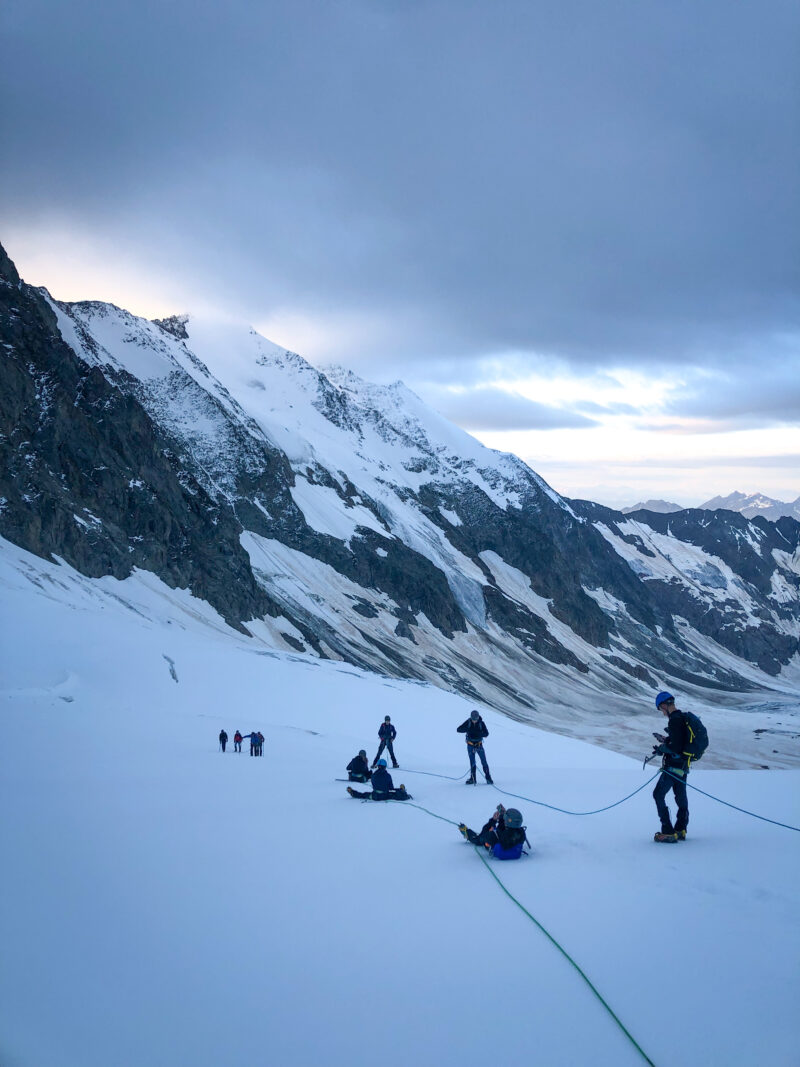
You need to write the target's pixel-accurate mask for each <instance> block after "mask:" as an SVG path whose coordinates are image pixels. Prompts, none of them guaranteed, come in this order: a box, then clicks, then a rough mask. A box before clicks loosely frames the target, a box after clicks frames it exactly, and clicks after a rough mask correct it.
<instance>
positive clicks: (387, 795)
mask: <svg viewBox="0 0 800 1067" xmlns="http://www.w3.org/2000/svg"><path fill="white" fill-rule="evenodd" d="M347 792H348V793H349V794H350V796H351V797H356V798H357V799H359V800H411V797H410V796H409V794H408V793H407V792H406V787H405V786H404V785H401V786H400V788H399V789H395V787H394V782H393V781H392V776H391V774H389V772H388V771H387V770H386V760H385V759H379V760H378V766H377V768H376V769H375V770H374V771H373V772H372V792H371V793H358V792H357V791H356V790H355V789H353V787H352V786H348V787H347Z"/></svg>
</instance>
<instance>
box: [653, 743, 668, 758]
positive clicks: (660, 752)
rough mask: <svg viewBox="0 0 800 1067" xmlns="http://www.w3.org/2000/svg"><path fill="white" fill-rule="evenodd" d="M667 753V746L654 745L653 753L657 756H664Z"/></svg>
mask: <svg viewBox="0 0 800 1067" xmlns="http://www.w3.org/2000/svg"><path fill="white" fill-rule="evenodd" d="M666 751H667V746H666V745H664V744H660V745H653V752H654V753H655V754H656V755H657V756H663V755H664V754H665V753H666Z"/></svg>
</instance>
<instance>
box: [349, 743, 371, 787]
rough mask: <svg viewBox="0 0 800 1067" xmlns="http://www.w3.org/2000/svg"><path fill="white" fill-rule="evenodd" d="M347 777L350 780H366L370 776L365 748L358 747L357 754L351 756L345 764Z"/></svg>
mask: <svg viewBox="0 0 800 1067" xmlns="http://www.w3.org/2000/svg"><path fill="white" fill-rule="evenodd" d="M347 777H348V781H351V782H368V781H369V780H370V778H371V777H372V772H371V771H370V769H369V762H368V761H367V753H366V749H363V748H362V749H360V750H359V753H358V755H357V756H353V758H352V759H351V760H350V762H349V763H348V764H347Z"/></svg>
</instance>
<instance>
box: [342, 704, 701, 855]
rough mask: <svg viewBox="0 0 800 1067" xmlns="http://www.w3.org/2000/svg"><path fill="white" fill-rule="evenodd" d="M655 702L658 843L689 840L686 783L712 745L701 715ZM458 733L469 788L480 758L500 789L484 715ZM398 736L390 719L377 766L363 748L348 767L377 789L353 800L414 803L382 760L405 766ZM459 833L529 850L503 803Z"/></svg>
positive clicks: (499, 848) (513, 850)
mask: <svg viewBox="0 0 800 1067" xmlns="http://www.w3.org/2000/svg"><path fill="white" fill-rule="evenodd" d="M655 703H656V708H657V710H658V711H660V712H661V714H662V715H663V716H664V717H665V718H666V719H667V725H666V733H663V734H662V733H654V735H653V736H654V737H655V739H656V742H657V744H656V745H655V746H654V748H653V752H652V754H651V755H650V756H649V757H648V759H647V760H645V763H647V762H649V760H651V759H653V757H654V756H656V755H658V756H661V774H660V775H659V779H658V782H657V784H656V787H655V789H654V790H653V799H654V800H655V804H656V811H657V812H658V817H659V820H660V823H661V829H660V830H659V831H657V832H656V834H655V836H654V840H655V841H658V842H669V843H673V842H677V841H685V840H686V831H687V827H688V825H689V801H688V797H687V792H686V779H687V777H688V774H689V769H690V767H691V765H692V763H693V762H695V761H697V760H698V759H700V757H701V756H702V755H703V753H704V752H705V750H706V748H707V746H708V734H707V732H706V729H705V727H704V726H703V724H702V722H701V721H700V719H698V717H697V716H696V715H694V714H692V713H691V712H683V711H681V710H680V709H679V708H677V707H676V706H675V698H674V696H673V695H672V694H671V693H668V692H660V693H659V694H658V695H657V696H656V700H655ZM456 730H457V732H458V733H460V734H464V735H465V740H466V743H467V756H468V759H469V776H468V778H467V779H466V784H467V785H475V784H476V782H477V763H476V760H477V759H478V758H479V759H480V761H481V767H482V768H483V774H484V777H485V778H486V783H487V785H494V779H493V778H492V775H491V772H490V770H489V764H488V762H487V759H486V753H485V751H484V748H483V742H484V740H485V738H487V737H488V736H489V730H488V728H487V726H486V723H485V722H484V721H483V719H482V718H481V715H480V712H478V711H477V710H473V711H471V712H470V716H469V718H468V719H466V720H465V721H464V722H462V723H461V725H460V726H458V727H457V728H456ZM396 737H397V730H396V729H395V727H394V726H393V725H392V721H391V718H390V717H389V716H388V715H387V716H386V717H385V718H384V721H383V722H382V723H381V726H380V728H379V730H378V738H379V741H380V744H379V746H378V751H377V753H376V755H375V759H374V760H373V761H372V764H370V763H369V762H368V760H367V753H366V749H363V748H362V749H360V750H359V752H358V753H357V755H355V756H354V757H353V758H352V759H351V760H350V762H349V763H348V764H347V774H348V781H350V782H358V783H361V784H366V783H370V784H371V785H372V789H371V790H370V791H358V790H356V789H354V788H353V787H352V786H349V785H348V787H347V792H348V793H349V794H350V796H351V797H356V798H358V799H361V800H411V799H413V798H412V797H411V796H410V794H409V793H408V792H407V791H406V787H405V786H404V785H402V784H401V785H400V786H399V787H398V788H395V786H394V782H393V781H392V776H391V775H390V774H389V772H388V769H387V763H386V760H385V759H382V758H381V753H382V752H383V750H384V748H386V749H387V750H388V752H389V755H390V756H391V759H392V767H393V768H397V767H399V764H398V762H397V759H396V758H395V753H394V747H393V742H394V740H395V738H396ZM670 792H672V793H673V794H674V797H675V802H676V804H677V812H676V816H675V820H674V822H673V820H672V816H671V815H670V811H669V808H668V806H667V803H666V797H667V795H668V794H669V793H670ZM459 831H460V832H461V834H462V835H463V836H464V838H465V839H466V840H467V841H469V842H470V844H473V845H479V846H483V847H485V848H486V849H487V850H489V851H490V852H491V853H492V854H493V855H494V856H496V857H497V858H498V859H518V858H519V857H520V855H522V852H523V845H524V844H525V843H526V842H527V837H526V832H525V827H524V826H523V825H522V813H521V812H520V811H518V810H517V809H516V808H508V809H506V808H504V807H503V805H502V804H499V805H498V806H497V809H496V811H495V812H494V814H493V815H492V816H491V817H490V818H489V820H488V822H486V823H485V825H484V826H483V828H482V829H481V831H480V832H479V833H475V832H474V831H473V830H470V829H469V827H467V826H466V825H465V824H464V823H461V824H460V825H459Z"/></svg>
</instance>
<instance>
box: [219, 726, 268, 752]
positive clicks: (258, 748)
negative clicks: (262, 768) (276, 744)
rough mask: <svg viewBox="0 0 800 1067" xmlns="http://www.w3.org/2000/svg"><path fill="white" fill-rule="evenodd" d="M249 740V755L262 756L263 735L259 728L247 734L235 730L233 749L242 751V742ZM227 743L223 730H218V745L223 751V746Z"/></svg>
mask: <svg viewBox="0 0 800 1067" xmlns="http://www.w3.org/2000/svg"><path fill="white" fill-rule="evenodd" d="M243 741H249V742H250V755H251V756H263V755H264V735H263V734H262V733H261V731H260V730H253V731H252V732H251V733H249V734H243V733H242V732H241V731H240V730H237V731H236V733H235V734H234V735H233V751H234V752H241V751H242V742H243ZM227 744H228V735H227V734H226V733H225V731H224V730H220V732H219V747H220V749H221V750H222V751H223V752H224V751H225V747H226V745H227Z"/></svg>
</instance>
